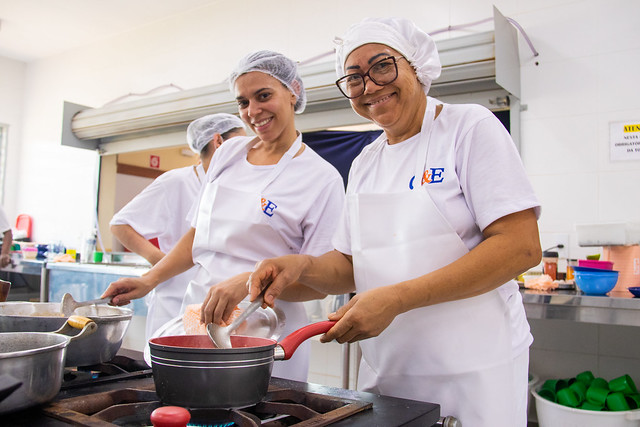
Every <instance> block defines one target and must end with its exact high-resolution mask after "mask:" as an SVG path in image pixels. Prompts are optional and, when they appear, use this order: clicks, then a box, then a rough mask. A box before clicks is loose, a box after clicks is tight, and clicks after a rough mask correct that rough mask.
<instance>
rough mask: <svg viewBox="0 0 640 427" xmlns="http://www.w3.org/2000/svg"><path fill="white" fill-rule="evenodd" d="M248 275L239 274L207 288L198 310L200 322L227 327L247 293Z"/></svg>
mask: <svg viewBox="0 0 640 427" xmlns="http://www.w3.org/2000/svg"><path fill="white" fill-rule="evenodd" d="M249 274H250V273H241V274H238V275H237V276H233V277H231V278H229V279H226V280H223V281H222V282H220V283H218V284H216V285H214V286H212V287H210V288H209V292H207V296H206V297H205V299H204V302H203V303H202V308H201V309H200V321H201V322H202V323H204V324H205V325H206V324H208V323H215V324H217V325H222V326H227V325H228V323H229V322H228V320H229V318H230V317H231V314H232V313H233V310H235V308H236V307H237V305H238V303H240V301H242V300H243V299H244V297H246V296H247V294H248V293H249V292H248V290H247V280H248V279H249Z"/></svg>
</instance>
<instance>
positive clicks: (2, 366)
mask: <svg viewBox="0 0 640 427" xmlns="http://www.w3.org/2000/svg"><path fill="white" fill-rule="evenodd" d="M63 320H65V321H66V320H67V319H63ZM82 322H84V323H82ZM72 325H74V326H73V327H76V328H81V329H79V330H76V334H75V335H74V336H67V335H63V333H64V332H66V331H68V330H70V329H71V326H72ZM96 329H97V328H96V325H95V323H94V322H91V321H90V320H88V319H82V318H77V319H74V320H73V321H71V320H70V321H69V324H68V325H64V324H63V327H62V328H60V329H59V330H57V331H56V333H45V332H22V333H17V332H5V333H0V375H2V376H6V377H8V378H10V379H12V380H14V381H16V382H18V383H19V384H20V383H21V384H20V386H19V387H18V388H17V389H15V390H14V391H13V392H12V393H11V394H9V395H8V396H7V397H5V398H4V399H3V400H2V401H0V414H4V413H7V412H14V411H17V410H20V409H24V408H28V407H31V406H34V405H37V404H40V403H44V402H48V401H49V400H51V399H53V398H54V397H55V395H56V394H58V391H60V386H61V385H62V377H63V373H64V360H65V354H67V351H68V348H69V345H71V344H72V343H78V342H79V343H80V345H83V344H85V343H86V342H88V339H89V338H90V337H91V335H90V334H92V333H95V331H96ZM80 338H82V339H80Z"/></svg>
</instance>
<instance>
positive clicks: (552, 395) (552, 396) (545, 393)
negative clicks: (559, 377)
mask: <svg viewBox="0 0 640 427" xmlns="http://www.w3.org/2000/svg"><path fill="white" fill-rule="evenodd" d="M538 394H539V395H540V397H543V398H545V399H547V400H550V401H552V402H555V401H556V392H555V391H553V390H549V389H548V388H541V389H540V390H538Z"/></svg>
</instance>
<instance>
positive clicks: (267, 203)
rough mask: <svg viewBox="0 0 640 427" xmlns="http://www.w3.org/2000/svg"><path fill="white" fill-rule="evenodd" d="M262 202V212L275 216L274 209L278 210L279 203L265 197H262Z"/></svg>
mask: <svg viewBox="0 0 640 427" xmlns="http://www.w3.org/2000/svg"><path fill="white" fill-rule="evenodd" d="M260 204H261V206H262V212H264V214H265V215H267V216H273V211H275V210H276V208H277V207H278V205H276V204H275V203H273V202H272V201H271V200H267V199H265V198H264V197H262V198H261V199H260Z"/></svg>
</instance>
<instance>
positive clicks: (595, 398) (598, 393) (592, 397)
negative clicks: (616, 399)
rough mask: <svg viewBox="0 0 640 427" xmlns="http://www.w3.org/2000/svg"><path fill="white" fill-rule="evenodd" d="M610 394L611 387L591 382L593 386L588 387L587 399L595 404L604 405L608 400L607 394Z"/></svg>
mask: <svg viewBox="0 0 640 427" xmlns="http://www.w3.org/2000/svg"><path fill="white" fill-rule="evenodd" d="M608 395H609V389H607V388H602V387H598V386H597V385H593V384H591V387H589V388H588V389H587V395H586V396H587V401H588V402H589V403H591V404H593V405H598V406H604V404H605V403H606V402H607V396H608Z"/></svg>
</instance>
